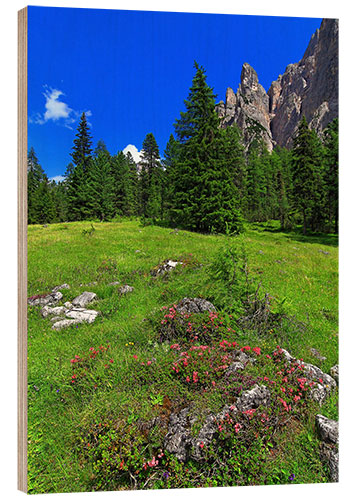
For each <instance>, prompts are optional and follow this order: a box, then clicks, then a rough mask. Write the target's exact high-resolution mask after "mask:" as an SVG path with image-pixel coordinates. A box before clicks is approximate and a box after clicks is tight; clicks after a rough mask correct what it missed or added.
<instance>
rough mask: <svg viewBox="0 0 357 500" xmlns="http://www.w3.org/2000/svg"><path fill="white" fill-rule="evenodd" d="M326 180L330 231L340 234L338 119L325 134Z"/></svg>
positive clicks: (329, 126)
mask: <svg viewBox="0 0 357 500" xmlns="http://www.w3.org/2000/svg"><path fill="white" fill-rule="evenodd" d="M324 157H325V171H324V179H325V185H326V205H327V206H326V212H327V217H328V225H329V230H330V231H331V229H332V227H333V229H334V231H335V233H338V119H337V118H336V119H335V120H333V121H332V122H330V123H329V125H328V126H327V128H326V129H325V132H324Z"/></svg>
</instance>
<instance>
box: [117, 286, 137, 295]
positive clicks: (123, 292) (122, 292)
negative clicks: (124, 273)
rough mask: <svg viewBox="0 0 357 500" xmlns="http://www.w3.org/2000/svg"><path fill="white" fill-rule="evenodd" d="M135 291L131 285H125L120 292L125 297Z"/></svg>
mask: <svg viewBox="0 0 357 500" xmlns="http://www.w3.org/2000/svg"><path fill="white" fill-rule="evenodd" d="M133 291H134V287H132V286H130V285H123V286H121V287H120V288H119V290H118V292H119V293H120V294H121V295H125V294H126V293H131V292H133Z"/></svg>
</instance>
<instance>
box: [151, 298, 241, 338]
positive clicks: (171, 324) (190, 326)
mask: <svg viewBox="0 0 357 500" xmlns="http://www.w3.org/2000/svg"><path fill="white" fill-rule="evenodd" d="M230 318H231V316H227V315H223V314H220V313H218V312H216V311H214V312H203V313H198V314H194V313H180V312H178V311H177V304H172V305H171V306H169V307H167V306H163V307H162V308H161V311H160V316H159V321H158V324H159V326H158V335H159V340H160V342H164V341H165V340H173V339H186V340H191V341H195V340H199V341H200V342H206V343H207V342H211V341H212V340H215V339H219V338H222V337H223V336H227V334H229V335H232V334H235V333H236V331H235V330H234V329H233V328H230V326H229V319H230ZM156 321H157V318H155V323H156ZM156 325H157V323H156Z"/></svg>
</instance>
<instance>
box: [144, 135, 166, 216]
mask: <svg viewBox="0 0 357 500" xmlns="http://www.w3.org/2000/svg"><path fill="white" fill-rule="evenodd" d="M140 167H141V171H140V193H141V206H142V209H141V210H142V215H143V216H144V217H145V218H149V219H152V220H154V221H155V220H157V219H159V218H160V216H161V183H162V167H161V163H160V153H159V147H158V145H157V142H156V139H155V137H154V134H152V133H149V134H147V136H146V137H145V139H144V142H143V146H142V159H141V161H140Z"/></svg>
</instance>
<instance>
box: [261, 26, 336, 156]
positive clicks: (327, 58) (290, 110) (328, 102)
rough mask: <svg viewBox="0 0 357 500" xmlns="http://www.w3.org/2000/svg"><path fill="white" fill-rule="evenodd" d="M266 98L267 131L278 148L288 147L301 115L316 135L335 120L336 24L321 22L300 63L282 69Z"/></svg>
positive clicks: (290, 144)
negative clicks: (269, 128)
mask: <svg viewBox="0 0 357 500" xmlns="http://www.w3.org/2000/svg"><path fill="white" fill-rule="evenodd" d="M268 95H269V97H270V112H271V131H272V135H273V138H274V140H275V142H276V143H277V144H279V145H280V146H287V147H290V146H292V136H293V134H294V133H295V131H296V129H297V125H298V123H299V121H300V119H301V118H302V116H303V115H305V117H306V119H307V121H308V123H309V124H310V126H312V127H313V128H314V129H315V130H316V131H317V132H318V133H321V132H322V130H323V129H324V128H325V127H326V126H327V125H328V123H329V122H330V121H332V120H333V119H334V118H336V117H337V116H338V20H336V19H324V20H323V21H322V23H321V27H320V29H318V30H317V31H316V33H314V35H313V36H312V38H311V40H310V43H309V45H308V47H307V49H306V51H305V54H304V56H303V58H302V59H301V61H300V62H299V63H296V64H292V65H289V66H288V67H287V68H286V70H285V73H284V74H283V75H280V76H279V78H278V80H277V81H276V82H273V83H272V85H271V87H270V89H269V91H268Z"/></svg>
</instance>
